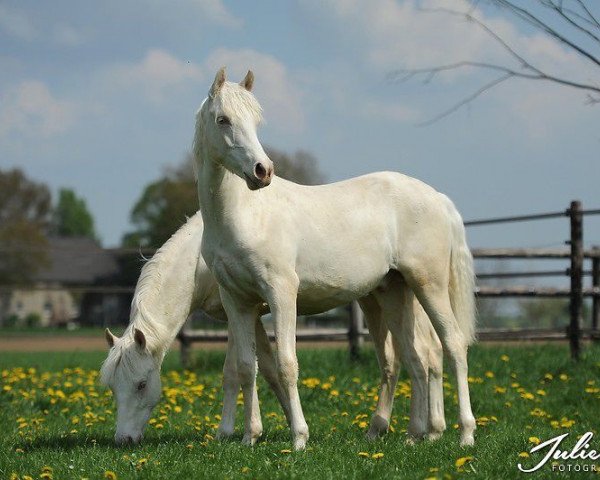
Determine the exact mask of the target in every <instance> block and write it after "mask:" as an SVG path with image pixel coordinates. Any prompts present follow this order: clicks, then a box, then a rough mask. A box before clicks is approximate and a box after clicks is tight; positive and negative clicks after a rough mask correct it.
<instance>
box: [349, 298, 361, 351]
mask: <svg viewBox="0 0 600 480" xmlns="http://www.w3.org/2000/svg"><path fill="white" fill-rule="evenodd" d="M362 324H363V313H362V310H361V309H360V307H359V305H358V302H357V301H356V300H355V301H354V302H352V303H351V304H350V325H349V327H348V343H349V347H350V358H351V359H352V360H356V359H357V358H358V357H359V354H360V348H361V347H362V336H361V334H360V331H361V328H362Z"/></svg>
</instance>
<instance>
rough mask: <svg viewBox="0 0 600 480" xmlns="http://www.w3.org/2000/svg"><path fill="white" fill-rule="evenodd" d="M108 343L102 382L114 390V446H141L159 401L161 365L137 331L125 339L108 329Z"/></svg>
mask: <svg viewBox="0 0 600 480" xmlns="http://www.w3.org/2000/svg"><path fill="white" fill-rule="evenodd" d="M106 340H107V342H108V345H109V346H110V351H109V353H108V357H107V358H106V360H105V361H104V363H103V364H102V369H101V371H100V378H101V381H102V383H103V384H104V385H106V386H108V387H110V389H111V390H112V392H113V395H114V397H115V402H116V404H117V432H116V434H115V442H117V444H123V443H139V442H140V440H141V439H142V435H143V433H144V428H145V427H146V423H147V422H148V420H149V418H150V415H151V414H152V409H153V408H154V407H155V406H156V404H157V403H158V401H159V400H160V392H161V382H160V363H159V362H158V361H157V359H156V358H155V356H154V355H153V354H152V353H151V352H150V350H149V349H148V347H147V345H146V337H145V335H144V334H143V333H142V331H141V330H139V329H137V328H134V329H133V330H132V332H131V335H123V337H122V338H118V337H116V336H114V335H113V334H112V333H111V332H110V330H108V329H106Z"/></svg>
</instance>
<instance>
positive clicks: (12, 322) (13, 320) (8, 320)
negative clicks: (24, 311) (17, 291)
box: [2, 314, 19, 328]
mask: <svg viewBox="0 0 600 480" xmlns="http://www.w3.org/2000/svg"><path fill="white" fill-rule="evenodd" d="M17 323H19V317H18V316H17V315H14V314H13V315H7V316H6V317H4V322H2V324H3V325H4V326H5V327H8V328H12V327H14V326H16V325H17Z"/></svg>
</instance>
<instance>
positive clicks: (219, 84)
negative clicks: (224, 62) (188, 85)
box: [208, 67, 225, 98]
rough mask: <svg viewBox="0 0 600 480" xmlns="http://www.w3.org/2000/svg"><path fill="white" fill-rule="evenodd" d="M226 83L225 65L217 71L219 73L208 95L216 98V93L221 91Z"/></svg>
mask: <svg viewBox="0 0 600 480" xmlns="http://www.w3.org/2000/svg"><path fill="white" fill-rule="evenodd" d="M224 83H225V67H221V68H220V69H219V71H218V72H217V74H216V75H215V81H214V82H213V84H212V87H210V91H209V92H208V96H209V97H210V98H214V97H215V95H217V93H219V91H220V90H221V88H222V87H223V84H224Z"/></svg>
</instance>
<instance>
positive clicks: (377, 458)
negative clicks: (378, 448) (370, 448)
mask: <svg viewBox="0 0 600 480" xmlns="http://www.w3.org/2000/svg"><path fill="white" fill-rule="evenodd" d="M371 458H372V459H374V460H379V459H380V458H383V453H381V452H378V453H374V454H373V455H371Z"/></svg>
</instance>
